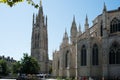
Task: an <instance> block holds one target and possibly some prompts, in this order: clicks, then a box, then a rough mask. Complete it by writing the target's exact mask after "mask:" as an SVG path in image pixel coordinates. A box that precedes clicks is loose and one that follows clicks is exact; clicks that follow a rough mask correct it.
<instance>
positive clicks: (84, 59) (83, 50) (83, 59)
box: [81, 45, 87, 66]
mask: <svg viewBox="0 0 120 80" xmlns="http://www.w3.org/2000/svg"><path fill="white" fill-rule="evenodd" d="M86 53H87V52H86V47H85V45H83V46H82V48H81V66H86V64H87V54H86Z"/></svg>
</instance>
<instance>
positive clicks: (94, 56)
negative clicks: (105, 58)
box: [92, 44, 99, 65]
mask: <svg viewBox="0 0 120 80" xmlns="http://www.w3.org/2000/svg"><path fill="white" fill-rule="evenodd" d="M98 64H99V61H98V46H97V44H94V45H93V48H92V65H98Z"/></svg>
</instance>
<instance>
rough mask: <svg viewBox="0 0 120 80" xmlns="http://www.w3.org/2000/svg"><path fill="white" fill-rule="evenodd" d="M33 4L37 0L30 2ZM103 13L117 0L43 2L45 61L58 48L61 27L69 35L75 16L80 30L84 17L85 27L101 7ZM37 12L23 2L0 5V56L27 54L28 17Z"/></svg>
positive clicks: (119, 2) (119, 5) (17, 58)
mask: <svg viewBox="0 0 120 80" xmlns="http://www.w3.org/2000/svg"><path fill="white" fill-rule="evenodd" d="M33 1H34V2H35V3H38V4H39V2H40V0H33ZM104 2H105V4H106V6H107V10H112V9H117V8H118V7H120V1H119V0H43V1H42V5H43V10H44V15H47V16H48V36H49V37H48V39H49V41H48V43H49V44H48V45H49V47H48V49H49V52H48V53H49V58H50V59H52V53H53V51H54V50H55V49H57V50H58V49H59V46H60V44H61V42H62V38H63V34H64V32H65V28H66V29H67V32H68V35H69V36H70V28H71V24H72V20H73V15H75V18H76V23H77V26H78V25H79V24H81V27H82V31H84V22H85V17H86V14H87V15H88V19H89V24H90V26H91V25H92V20H94V18H95V17H96V16H98V15H99V14H101V13H102V10H103V4H104ZM33 13H38V9H35V8H34V7H33V6H31V5H28V4H27V3H26V2H23V3H19V4H17V5H15V6H13V7H12V8H11V7H9V6H7V5H5V4H0V55H5V56H11V57H13V58H14V59H16V60H20V59H21V58H22V56H23V53H28V54H29V55H30V48H31V31H32V15H33Z"/></svg>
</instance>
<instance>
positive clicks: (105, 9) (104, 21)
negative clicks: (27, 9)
mask: <svg viewBox="0 0 120 80" xmlns="http://www.w3.org/2000/svg"><path fill="white" fill-rule="evenodd" d="M102 21H103V24H102V25H103V37H107V36H108V32H107V28H108V26H107V8H106V5H105V3H104V8H103V13H102Z"/></svg>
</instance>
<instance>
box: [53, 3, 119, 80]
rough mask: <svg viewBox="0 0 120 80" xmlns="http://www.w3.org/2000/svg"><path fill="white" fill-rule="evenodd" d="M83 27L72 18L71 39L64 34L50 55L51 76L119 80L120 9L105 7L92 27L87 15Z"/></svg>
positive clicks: (83, 79)
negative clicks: (51, 60) (82, 28)
mask: <svg viewBox="0 0 120 80" xmlns="http://www.w3.org/2000/svg"><path fill="white" fill-rule="evenodd" d="M84 28H85V30H84V32H81V26H80V25H79V29H78V28H77V25H76V21H75V17H73V21H72V24H71V30H70V33H71V34H70V37H68V34H67V32H66V31H65V33H64V36H63V41H62V44H61V45H60V47H59V50H55V51H54V52H53V76H59V77H63V78H64V77H68V78H69V77H70V78H71V77H76V78H80V79H79V80H81V78H82V80H86V79H85V78H93V79H94V80H102V79H101V78H104V79H105V80H120V7H119V8H118V9H115V10H109V11H108V10H107V8H106V5H105V4H104V8H103V11H102V13H101V14H100V15H98V16H97V17H96V18H95V19H94V20H93V25H92V26H91V27H89V23H88V17H87V16H86V19H85V25H84ZM69 38H70V40H69ZM87 80H88V79H87Z"/></svg>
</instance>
